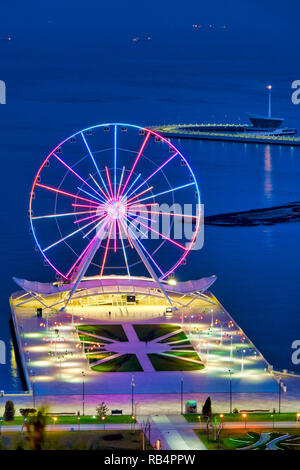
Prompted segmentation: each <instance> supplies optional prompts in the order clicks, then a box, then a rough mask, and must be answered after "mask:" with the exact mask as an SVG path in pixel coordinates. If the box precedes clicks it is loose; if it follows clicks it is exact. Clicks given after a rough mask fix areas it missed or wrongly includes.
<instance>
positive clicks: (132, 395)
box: [131, 376, 135, 416]
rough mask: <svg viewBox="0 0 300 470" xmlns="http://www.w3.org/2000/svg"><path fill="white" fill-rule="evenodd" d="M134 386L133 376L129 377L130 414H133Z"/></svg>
mask: <svg viewBox="0 0 300 470" xmlns="http://www.w3.org/2000/svg"><path fill="white" fill-rule="evenodd" d="M134 387H135V383H134V376H132V379H131V416H133V415H134Z"/></svg>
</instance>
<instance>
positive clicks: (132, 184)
mask: <svg viewBox="0 0 300 470" xmlns="http://www.w3.org/2000/svg"><path fill="white" fill-rule="evenodd" d="M141 176H142V173H139V174H138V175H137V177H136V178H135V180H134V181H133V183H131V185H130V186H129V188H128V189H127V191H126V193H125V194H123V199H126V198H127V194H128V193H129V191H130V190H131V188H132V187H133V186H134V185H135V183H136V182H137V180H138V179H139V178H140V177H141ZM120 196H121V195H120Z"/></svg>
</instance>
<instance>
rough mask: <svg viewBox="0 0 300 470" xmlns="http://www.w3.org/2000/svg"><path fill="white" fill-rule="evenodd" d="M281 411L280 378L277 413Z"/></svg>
mask: <svg viewBox="0 0 300 470" xmlns="http://www.w3.org/2000/svg"><path fill="white" fill-rule="evenodd" d="M280 411H281V379H279V382H278V413H280Z"/></svg>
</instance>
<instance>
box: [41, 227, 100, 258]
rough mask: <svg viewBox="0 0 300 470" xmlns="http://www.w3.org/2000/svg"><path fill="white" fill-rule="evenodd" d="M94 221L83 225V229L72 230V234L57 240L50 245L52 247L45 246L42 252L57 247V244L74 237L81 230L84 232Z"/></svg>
mask: <svg viewBox="0 0 300 470" xmlns="http://www.w3.org/2000/svg"><path fill="white" fill-rule="evenodd" d="M94 222H95V221H94V220H93V221H92V222H89V223H88V224H86V225H84V226H83V227H80V228H79V229H77V230H74V232H71V233H69V234H68V235H66V236H65V237H63V238H61V239H60V240H57V241H56V242H55V243H52V245H49V246H47V247H46V248H44V249H43V252H45V251H48V250H50V248H53V247H54V246H56V245H58V244H59V243H61V242H63V241H65V240H67V239H68V238H70V237H73V236H74V235H76V234H77V233H79V232H82V230H84V229H85V228H87V227H89V226H90V225H92V224H93V223H94Z"/></svg>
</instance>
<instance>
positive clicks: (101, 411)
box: [96, 401, 109, 419]
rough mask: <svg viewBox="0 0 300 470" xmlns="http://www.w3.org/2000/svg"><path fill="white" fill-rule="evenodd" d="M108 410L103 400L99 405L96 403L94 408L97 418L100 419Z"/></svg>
mask: <svg viewBox="0 0 300 470" xmlns="http://www.w3.org/2000/svg"><path fill="white" fill-rule="evenodd" d="M108 411H109V409H108V406H106V404H105V403H104V401H103V402H102V403H100V405H98V406H97V408H96V412H97V415H98V418H99V419H101V418H102V417H103V416H106V415H107V413H108Z"/></svg>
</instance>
